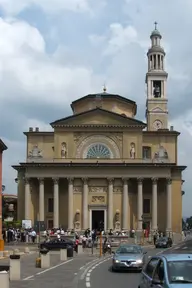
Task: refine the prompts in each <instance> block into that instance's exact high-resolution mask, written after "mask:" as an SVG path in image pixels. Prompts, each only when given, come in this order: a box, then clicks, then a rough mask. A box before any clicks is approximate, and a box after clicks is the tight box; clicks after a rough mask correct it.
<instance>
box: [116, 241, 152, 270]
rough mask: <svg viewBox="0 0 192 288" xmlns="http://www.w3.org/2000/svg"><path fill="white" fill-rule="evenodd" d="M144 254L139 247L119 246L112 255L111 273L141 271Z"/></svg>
mask: <svg viewBox="0 0 192 288" xmlns="http://www.w3.org/2000/svg"><path fill="white" fill-rule="evenodd" d="M146 253H147V252H144V251H143V250H142V248H141V247H140V246H139V245H131V244H121V245H120V246H119V248H118V249H117V250H116V252H115V253H113V254H114V255H113V260H112V271H113V272H115V271H120V270H137V271H141V270H142V268H143V264H144V257H145V254H146Z"/></svg>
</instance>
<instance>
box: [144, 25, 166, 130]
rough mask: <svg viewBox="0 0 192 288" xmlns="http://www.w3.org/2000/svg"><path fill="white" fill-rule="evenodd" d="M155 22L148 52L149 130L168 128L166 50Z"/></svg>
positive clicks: (147, 107)
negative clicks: (162, 45)
mask: <svg viewBox="0 0 192 288" xmlns="http://www.w3.org/2000/svg"><path fill="white" fill-rule="evenodd" d="M154 24H155V29H154V30H153V31H152V33H151V36H150V38H151V47H150V48H149V50H148V52H147V57H148V72H147V74H146V84H147V101H146V121H147V130H148V131H155V130H158V129H167V128H168V109H167V102H168V100H167V91H166V84H167V78H168V73H167V72H166V71H165V70H164V60H165V51H164V49H163V47H161V39H162V36H161V34H160V32H159V31H158V29H157V22H155V23H154Z"/></svg>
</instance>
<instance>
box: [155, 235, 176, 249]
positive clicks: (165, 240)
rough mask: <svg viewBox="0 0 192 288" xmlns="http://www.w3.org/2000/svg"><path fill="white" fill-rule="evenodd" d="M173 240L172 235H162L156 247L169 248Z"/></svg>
mask: <svg viewBox="0 0 192 288" xmlns="http://www.w3.org/2000/svg"><path fill="white" fill-rule="evenodd" d="M172 245H173V241H172V239H171V238H170V237H160V238H159V239H157V240H156V243H155V247H156V248H169V247H172Z"/></svg>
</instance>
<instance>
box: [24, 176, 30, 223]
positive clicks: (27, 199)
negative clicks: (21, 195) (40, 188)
mask: <svg viewBox="0 0 192 288" xmlns="http://www.w3.org/2000/svg"><path fill="white" fill-rule="evenodd" d="M30 196H31V195H30V183H29V178H25V220H31V217H30Z"/></svg>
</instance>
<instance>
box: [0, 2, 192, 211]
mask: <svg viewBox="0 0 192 288" xmlns="http://www.w3.org/2000/svg"><path fill="white" fill-rule="evenodd" d="M191 14H192V1H191V0H174V1H173V0H171V1H167V0H161V1H156V0H143V1H141V0H118V1H117V0H97V1H95V0H17V1H15V0H0V87H1V89H0V100H1V105H0V115H1V121H0V137H1V138H2V139H3V140H4V141H5V143H6V144H7V146H8V147H9V150H8V151H6V152H5V153H4V171H3V183H4V184H5V185H6V191H7V193H16V184H15V183H14V178H15V177H16V173H15V172H14V170H13V169H12V168H11V165H13V164H17V163H18V162H19V161H24V159H25V156H26V155H25V153H26V145H25V136H24V135H23V134H22V132H23V131H26V130H28V127H29V126H33V127H35V126H38V127H40V129H44V130H49V129H50V128H49V125H48V123H50V122H51V121H53V120H56V119H58V118H61V117H65V116H67V115H69V114H70V113H71V111H70V108H69V104H70V102H71V101H72V100H75V99H77V98H80V97H81V96H83V95H86V94H88V93H95V92H100V91H102V86H103V84H104V82H105V83H106V84H107V87H108V92H111V93H119V94H121V95H123V96H125V97H127V98H130V99H133V100H135V101H137V103H138V116H137V118H139V119H141V120H143V119H144V114H145V101H146V87H145V73H146V71H147V61H146V51H147V48H148V46H149V45H150V39H149V35H150V33H151V31H152V29H153V27H154V24H153V23H154V21H157V22H158V23H159V26H158V27H159V30H160V31H161V33H162V35H163V45H164V47H165V49H166V52H167V57H166V70H167V71H168V73H169V83H168V99H169V113H170V124H173V125H174V127H175V129H176V130H178V131H181V136H180V139H179V162H180V164H186V165H187V166H188V169H187V171H186V172H185V173H184V175H183V178H184V179H185V180H186V182H185V184H184V186H183V189H184V190H185V192H186V195H185V196H184V198H183V199H184V201H183V202H184V203H183V207H184V212H183V214H184V215H185V216H187V215H190V213H191V202H192V195H191V183H190V179H191V174H192V157H191V144H192V80H191V79H192V77H191V76H192V41H191V40H190V39H191V37H190V36H191V27H192V17H191ZM173 193H174V191H173Z"/></svg>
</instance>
